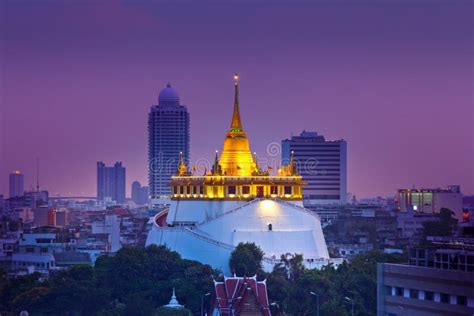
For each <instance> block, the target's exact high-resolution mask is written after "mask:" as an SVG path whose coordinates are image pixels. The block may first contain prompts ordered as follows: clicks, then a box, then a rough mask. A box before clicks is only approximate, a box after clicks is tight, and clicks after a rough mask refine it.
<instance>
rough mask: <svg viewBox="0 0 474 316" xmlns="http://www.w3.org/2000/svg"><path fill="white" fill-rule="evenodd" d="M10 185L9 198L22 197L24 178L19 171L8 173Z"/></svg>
mask: <svg viewBox="0 0 474 316" xmlns="http://www.w3.org/2000/svg"><path fill="white" fill-rule="evenodd" d="M9 184H10V197H11V198H12V197H17V196H23V194H24V192H25V188H24V177H23V174H22V173H21V172H20V170H15V172H13V173H10V177H9Z"/></svg>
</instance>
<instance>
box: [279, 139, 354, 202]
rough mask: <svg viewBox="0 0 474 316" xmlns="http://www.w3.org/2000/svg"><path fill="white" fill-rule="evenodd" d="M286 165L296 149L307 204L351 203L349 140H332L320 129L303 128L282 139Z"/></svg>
mask: <svg viewBox="0 0 474 316" xmlns="http://www.w3.org/2000/svg"><path fill="white" fill-rule="evenodd" d="M281 146H282V151H281V153H282V160H283V161H282V164H285V163H287V162H288V161H289V159H290V154H291V152H293V154H294V159H295V160H296V163H297V165H298V172H299V174H300V175H301V176H302V177H303V181H304V182H306V183H307V184H306V185H305V186H303V203H304V205H305V206H306V207H309V208H310V207H311V206H312V205H318V204H319V205H320V204H331V203H341V204H345V203H346V202H347V143H346V141H344V140H336V141H328V140H326V139H325V138H324V136H322V135H318V133H316V132H306V131H303V132H302V133H301V134H300V135H299V136H292V137H291V139H285V140H282V142H281Z"/></svg>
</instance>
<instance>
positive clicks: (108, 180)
mask: <svg viewBox="0 0 474 316" xmlns="http://www.w3.org/2000/svg"><path fill="white" fill-rule="evenodd" d="M125 174H126V172H125V167H123V166H122V163H121V162H116V163H115V164H114V166H113V167H107V166H106V165H105V164H104V163H103V162H102V161H99V162H97V199H98V200H101V201H103V200H104V199H107V198H110V199H112V200H114V201H115V202H117V203H124V202H125V180H126V176H125Z"/></svg>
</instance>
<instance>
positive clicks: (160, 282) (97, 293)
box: [0, 246, 213, 316]
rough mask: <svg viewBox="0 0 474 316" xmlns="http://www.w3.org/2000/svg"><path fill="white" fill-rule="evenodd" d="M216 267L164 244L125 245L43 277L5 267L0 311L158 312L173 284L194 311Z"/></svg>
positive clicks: (102, 314)
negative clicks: (14, 274) (11, 271)
mask: <svg viewBox="0 0 474 316" xmlns="http://www.w3.org/2000/svg"><path fill="white" fill-rule="evenodd" d="M212 272H213V271H212V270H211V268H210V267H209V266H207V265H202V264H200V263H198V262H196V261H190V260H184V259H181V257H180V256H179V254H177V253H176V252H172V251H169V250H168V249H166V248H165V247H157V246H150V247H147V248H134V247H130V248H123V249H121V250H120V251H118V252H117V253H116V255H115V256H113V257H107V256H103V257H100V258H99V259H98V260H97V262H96V265H95V267H91V266H87V265H78V266H74V267H72V268H71V269H68V270H61V271H58V272H56V273H52V274H51V276H50V278H49V280H46V281H40V278H39V275H36V274H33V275H29V276H24V277H18V278H15V279H8V278H7V277H6V274H5V273H4V272H1V271H0V311H1V310H4V311H11V312H14V313H18V312H19V311H20V310H24V309H26V310H28V311H29V312H30V314H43V315H52V314H54V315H62V314H68V315H100V316H108V315H156V313H157V308H158V307H160V306H163V305H165V304H167V303H168V302H169V299H170V297H171V293H172V289H173V288H175V289H176V294H177V296H178V300H179V301H180V303H181V304H183V305H185V306H186V307H187V308H189V309H190V310H191V311H193V312H198V311H200V308H201V295H202V294H205V293H208V292H210V291H211V290H212V287H213V285H212V278H211V276H212Z"/></svg>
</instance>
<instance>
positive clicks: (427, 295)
mask: <svg viewBox="0 0 474 316" xmlns="http://www.w3.org/2000/svg"><path fill="white" fill-rule="evenodd" d="M425 300H426V301H432V300H434V293H433V292H431V291H426V292H425Z"/></svg>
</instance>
